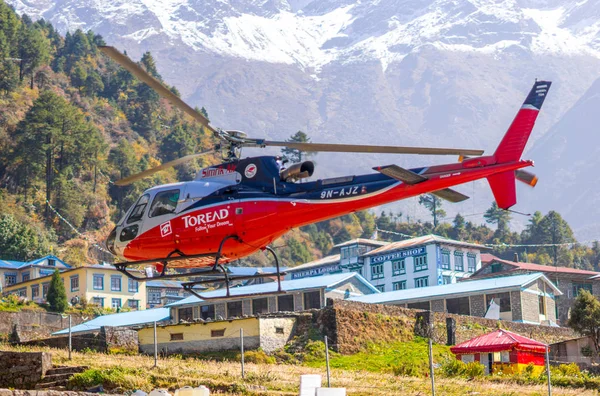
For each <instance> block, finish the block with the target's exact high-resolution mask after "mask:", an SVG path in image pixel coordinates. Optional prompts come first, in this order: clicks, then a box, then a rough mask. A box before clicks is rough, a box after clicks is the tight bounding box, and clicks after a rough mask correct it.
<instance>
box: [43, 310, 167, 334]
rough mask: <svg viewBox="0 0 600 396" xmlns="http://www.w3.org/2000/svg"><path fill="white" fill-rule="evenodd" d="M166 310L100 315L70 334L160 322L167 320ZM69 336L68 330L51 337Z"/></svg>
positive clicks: (80, 325) (72, 330) (78, 326)
mask: <svg viewBox="0 0 600 396" xmlns="http://www.w3.org/2000/svg"><path fill="white" fill-rule="evenodd" d="M169 317H170V316H169V309H168V308H154V309H145V310H142V311H132V312H122V313H116V314H112V315H102V316H98V317H97V318H94V319H92V320H89V321H87V322H84V323H82V324H79V325H77V326H73V327H72V328H71V333H81V332H84V331H97V330H100V327H102V326H137V325H143V324H147V323H152V322H160V321H162V320H167V319H169ZM64 334H69V329H68V328H66V329H64V330H60V331H57V332H55V333H52V335H64Z"/></svg>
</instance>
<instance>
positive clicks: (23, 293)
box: [17, 287, 27, 297]
mask: <svg viewBox="0 0 600 396" xmlns="http://www.w3.org/2000/svg"><path fill="white" fill-rule="evenodd" d="M17 296H19V297H27V288H25V287H24V288H22V289H19V290H17Z"/></svg>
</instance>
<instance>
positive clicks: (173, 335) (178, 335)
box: [171, 333, 183, 341]
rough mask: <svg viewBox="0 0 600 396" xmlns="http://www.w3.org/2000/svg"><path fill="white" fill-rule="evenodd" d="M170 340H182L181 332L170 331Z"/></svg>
mask: <svg viewBox="0 0 600 396" xmlns="http://www.w3.org/2000/svg"><path fill="white" fill-rule="evenodd" d="M171 341H183V333H171Z"/></svg>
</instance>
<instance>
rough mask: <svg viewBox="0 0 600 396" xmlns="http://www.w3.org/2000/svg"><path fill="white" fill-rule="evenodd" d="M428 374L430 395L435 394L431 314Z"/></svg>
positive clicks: (431, 320)
mask: <svg viewBox="0 0 600 396" xmlns="http://www.w3.org/2000/svg"><path fill="white" fill-rule="evenodd" d="M429 319H430V322H429V326H428V327H429V331H428V333H429V376H430V377H431V395H432V396H435V373H434V371H433V315H432V313H431V312H430V315H429Z"/></svg>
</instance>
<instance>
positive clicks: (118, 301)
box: [110, 298, 121, 309]
mask: <svg viewBox="0 0 600 396" xmlns="http://www.w3.org/2000/svg"><path fill="white" fill-rule="evenodd" d="M110 306H111V308H112V309H120V308H121V299H120V298H113V299H112V300H111V303H110Z"/></svg>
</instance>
